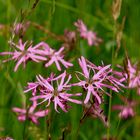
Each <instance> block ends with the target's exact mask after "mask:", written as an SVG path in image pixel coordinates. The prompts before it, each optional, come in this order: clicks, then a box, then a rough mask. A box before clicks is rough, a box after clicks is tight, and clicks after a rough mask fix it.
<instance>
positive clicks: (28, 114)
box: [12, 102, 49, 124]
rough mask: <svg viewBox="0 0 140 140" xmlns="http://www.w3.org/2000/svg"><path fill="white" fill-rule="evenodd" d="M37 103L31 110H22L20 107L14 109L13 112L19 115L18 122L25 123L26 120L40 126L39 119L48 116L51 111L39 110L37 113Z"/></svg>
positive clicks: (34, 103)
mask: <svg viewBox="0 0 140 140" xmlns="http://www.w3.org/2000/svg"><path fill="white" fill-rule="evenodd" d="M36 106H37V103H36V102H33V105H32V106H31V107H30V108H29V109H22V108H18V107H13V109H12V110H13V111H14V112H16V113H17V114H18V120H19V121H21V122H23V121H25V120H26V119H29V120H31V121H32V122H33V123H35V124H38V119H39V118H41V117H44V116H46V115H48V113H49V110H48V109H46V110H39V111H37V112H35V109H36Z"/></svg>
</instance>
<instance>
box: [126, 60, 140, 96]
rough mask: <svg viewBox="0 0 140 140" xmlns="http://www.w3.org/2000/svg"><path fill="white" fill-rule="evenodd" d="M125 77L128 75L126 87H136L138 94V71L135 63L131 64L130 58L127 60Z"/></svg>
mask: <svg viewBox="0 0 140 140" xmlns="http://www.w3.org/2000/svg"><path fill="white" fill-rule="evenodd" d="M126 70H127V77H128V87H129V88H136V89H137V92H138V94H139V95H140V71H139V70H138V69H137V66H136V65H133V66H132V64H131V62H130V60H129V59H128V60H127V68H126Z"/></svg>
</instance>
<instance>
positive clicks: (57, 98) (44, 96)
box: [30, 72, 82, 112]
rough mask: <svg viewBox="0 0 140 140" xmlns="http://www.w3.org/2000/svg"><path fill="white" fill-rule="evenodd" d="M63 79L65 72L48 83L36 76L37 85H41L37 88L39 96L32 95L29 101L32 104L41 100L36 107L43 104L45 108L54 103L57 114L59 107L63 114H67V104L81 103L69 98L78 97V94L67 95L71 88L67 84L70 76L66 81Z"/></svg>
mask: <svg viewBox="0 0 140 140" xmlns="http://www.w3.org/2000/svg"><path fill="white" fill-rule="evenodd" d="M65 79H66V72H64V73H62V74H61V75H59V76H58V77H55V78H53V79H52V80H51V81H50V82H49V81H48V80H47V79H45V78H43V77H42V76H38V82H39V85H41V86H40V88H39V95H34V96H33V97H31V99H30V100H31V101H33V102H34V101H38V100H40V99H41V100H42V101H41V102H39V103H38V105H39V104H42V103H45V104H47V105H46V107H48V106H49V105H50V103H51V102H52V103H54V108H55V110H56V111H57V112H58V107H60V108H61V109H62V110H63V111H64V112H67V109H68V108H69V107H68V106H67V102H73V103H76V104H81V103H82V102H81V101H78V100H76V99H72V98H71V97H73V96H80V95H81V94H80V93H77V94H69V93H67V92H68V91H69V90H70V87H71V84H69V81H70V79H71V75H69V76H68V79H67V80H66V81H65ZM55 84H56V86H55Z"/></svg>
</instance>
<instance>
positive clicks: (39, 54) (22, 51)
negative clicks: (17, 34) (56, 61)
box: [0, 39, 49, 71]
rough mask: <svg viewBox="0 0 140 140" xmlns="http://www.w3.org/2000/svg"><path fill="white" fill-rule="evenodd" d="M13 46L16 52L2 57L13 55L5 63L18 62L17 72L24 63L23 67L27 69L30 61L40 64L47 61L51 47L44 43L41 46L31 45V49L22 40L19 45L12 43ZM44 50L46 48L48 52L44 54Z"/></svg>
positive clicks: (15, 69) (7, 53)
mask: <svg viewBox="0 0 140 140" xmlns="http://www.w3.org/2000/svg"><path fill="white" fill-rule="evenodd" d="M10 43H11V45H12V46H14V51H13V52H2V53H0V55H11V56H12V57H11V58H9V59H7V60H4V61H3V62H7V61H10V60H15V61H16V66H15V68H14V71H17V69H18V67H19V65H21V64H22V63H23V66H24V67H25V65H26V62H27V61H28V60H32V61H35V62H40V61H45V60H47V58H46V56H45V55H46V54H48V51H49V46H48V45H47V44H46V43H44V42H40V43H39V44H37V45H35V46H34V47H32V44H29V47H28V48H27V49H26V47H27V42H25V43H23V42H22V40H21V39H20V40H19V42H18V44H15V43H13V42H10ZM41 47H43V49H44V48H45V49H46V50H48V51H46V52H44V50H43V49H42V48H41Z"/></svg>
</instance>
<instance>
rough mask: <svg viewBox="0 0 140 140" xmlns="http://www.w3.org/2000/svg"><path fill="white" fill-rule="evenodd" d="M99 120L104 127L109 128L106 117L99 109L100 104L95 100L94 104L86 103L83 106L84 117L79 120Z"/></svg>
mask: <svg viewBox="0 0 140 140" xmlns="http://www.w3.org/2000/svg"><path fill="white" fill-rule="evenodd" d="M86 116H87V117H88V116H89V117H90V116H91V117H92V118H99V119H100V120H101V121H102V122H103V123H104V125H105V126H107V127H108V126H109V124H108V120H107V117H106V116H105V115H104V110H103V109H102V108H101V107H100V104H99V103H98V102H97V100H95V102H94V103H91V102H88V103H87V104H85V105H84V115H83V117H82V119H81V120H83V119H84V118H85V117H86Z"/></svg>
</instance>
